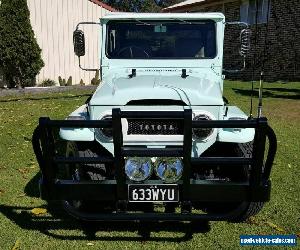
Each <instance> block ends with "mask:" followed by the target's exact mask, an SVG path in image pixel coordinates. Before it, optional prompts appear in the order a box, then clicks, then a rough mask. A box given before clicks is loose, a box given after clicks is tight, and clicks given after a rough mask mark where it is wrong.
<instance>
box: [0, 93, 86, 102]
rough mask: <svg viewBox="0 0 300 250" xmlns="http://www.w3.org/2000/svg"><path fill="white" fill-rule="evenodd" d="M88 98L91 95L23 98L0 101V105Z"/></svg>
mask: <svg viewBox="0 0 300 250" xmlns="http://www.w3.org/2000/svg"><path fill="white" fill-rule="evenodd" d="M85 96H87V97H90V96H91V94H82V95H63V96H45V97H36V98H35V97H24V98H14V99H7V100H3V99H2V100H0V103H4V102H17V101H41V100H57V99H73V98H80V97H85Z"/></svg>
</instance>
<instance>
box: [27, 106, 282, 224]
mask: <svg viewBox="0 0 300 250" xmlns="http://www.w3.org/2000/svg"><path fill="white" fill-rule="evenodd" d="M122 118H140V119H143V118H164V119H165V118H169V119H183V121H184V130H183V145H182V146H178V147H176V148H165V149H153V148H145V147H140V148H139V147H124V145H123V134H122V124H121V119H122ZM53 128H112V130H113V144H114V157H62V156H57V155H56V149H55V139H54V135H53ZM192 128H254V129H255V137H254V143H253V152H252V157H249V158H245V157H198V158H192V157H191V150H192ZM266 139H268V142H269V148H268V151H267V155H266V157H265V147H266ZM32 143H33V149H34V152H35V154H36V157H37V160H38V163H39V166H40V169H41V173H42V178H41V180H40V193H41V198H42V199H45V200H93V201H114V202H116V205H117V212H116V213H112V214H110V215H109V214H107V213H106V214H97V215H95V214H85V213H83V212H79V211H77V210H76V209H73V207H72V206H70V205H69V203H68V202H66V207H67V209H68V210H69V212H70V213H71V214H72V215H73V216H75V217H79V218H81V219H86V220H192V219H208V220H226V219H228V218H231V217H232V216H234V214H237V213H239V211H241V210H242V209H244V208H243V204H244V203H243V202H244V201H253V202H264V201H268V200H269V199H270V190H271V182H270V180H269V176H270V173H271V168H272V164H273V161H274V158H275V154H276V150H277V140H276V135H275V133H274V131H273V130H272V128H271V127H270V126H269V125H268V122H267V119H266V118H264V117H262V118H251V119H248V120H226V121H224V120H214V121H193V120H192V110H191V109H185V110H184V111H121V110H120V109H119V108H115V109H112V120H111V121H109V120H102V121H101V120H50V119H49V118H43V117H42V118H40V120H39V125H38V127H37V128H36V129H35V131H34V133H33V138H32ZM128 156H143V157H146V156H147V157H183V164H184V170H183V174H182V179H181V181H180V182H179V183H178V185H179V197H180V202H181V207H182V213H180V214H176V213H125V212H124V211H125V210H126V204H127V201H128V191H127V189H128V183H129V181H127V179H126V176H125V173H124V164H125V159H124V157H128ZM70 163H73V164H74V163H113V164H114V167H115V168H116V174H115V179H114V180H104V181H75V180H61V179H57V177H56V175H57V171H58V167H60V165H61V164H70ZM201 164H205V166H207V165H220V166H224V167H230V166H232V165H250V166H251V168H250V169H251V170H250V173H249V180H248V181H245V182H224V181H223V182H222V181H209V180H194V179H191V178H190V176H191V167H192V166H193V165H198V166H201ZM148 182H149V181H148ZM146 183H147V181H146ZM152 183H153V181H152ZM155 183H156V184H161V183H162V182H161V181H158V180H157V181H155ZM193 202H240V203H241V206H239V207H238V208H237V209H236V210H234V211H231V212H230V213H227V214H221V215H217V214H215V215H211V214H192V213H190V212H188V213H187V212H186V211H190V210H189V209H187V210H186V209H183V208H185V207H189V206H191V205H190V204H192V203H193ZM119 212H120V213H119Z"/></svg>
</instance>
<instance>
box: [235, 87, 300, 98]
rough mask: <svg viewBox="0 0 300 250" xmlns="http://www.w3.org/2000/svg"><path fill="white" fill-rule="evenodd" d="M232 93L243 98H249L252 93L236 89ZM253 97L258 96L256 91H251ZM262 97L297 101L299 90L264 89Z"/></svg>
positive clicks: (299, 94) (299, 95) (299, 96)
mask: <svg viewBox="0 0 300 250" xmlns="http://www.w3.org/2000/svg"><path fill="white" fill-rule="evenodd" d="M233 91H234V92H235V93H237V94H240V95H244V96H251V92H252V91H251V90H248V89H236V88H233ZM253 96H258V90H257V89H255V90H254V91H253ZM263 97H267V98H268V97H269V98H282V99H291V100H298V99H300V89H288V88H286V89H285V88H264V90H263Z"/></svg>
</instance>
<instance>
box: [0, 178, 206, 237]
mask: <svg viewBox="0 0 300 250" xmlns="http://www.w3.org/2000/svg"><path fill="white" fill-rule="evenodd" d="M39 178H40V174H37V175H35V176H34V177H33V178H32V179H31V180H30V181H29V182H28V183H27V185H26V187H25V189H24V192H25V194H26V195H27V196H29V197H39V190H38V183H39ZM33 208H34V207H24V206H23V207H22V206H9V205H0V212H1V213H2V214H3V215H4V216H6V217H7V218H8V219H9V220H11V221H12V222H13V223H15V224H17V225H18V226H19V227H21V228H22V229H25V230H34V231H40V232H41V233H43V234H45V235H48V236H50V237H53V238H56V239H61V240H88V241H93V240H102V241H168V242H182V241H188V240H190V239H191V238H192V237H193V234H194V233H206V232H208V231H210V225H209V223H208V222H207V221H197V222H193V223H184V222H111V221H106V222H84V221H79V220H76V219H74V218H73V217H71V216H69V215H68V214H67V213H66V212H65V211H64V209H63V208H62V204H61V202H58V201H56V202H48V204H47V205H46V206H44V208H46V209H47V211H48V213H47V214H46V215H38V216H37V215H34V214H33V213H32V212H31V210H32V209H33ZM62 230H63V231H64V233H62ZM126 232H129V233H130V234H132V233H136V236H126V235H125V236H123V235H124V234H126ZM151 232H171V233H172V232H174V233H179V234H181V236H178V237H177V236H174V237H165V236H161V237H156V236H155V237H153V236H152V237H151ZM101 233H103V234H105V236H101ZM107 233H109V235H107Z"/></svg>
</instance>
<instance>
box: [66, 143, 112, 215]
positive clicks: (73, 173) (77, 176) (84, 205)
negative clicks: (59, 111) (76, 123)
mask: <svg viewBox="0 0 300 250" xmlns="http://www.w3.org/2000/svg"><path fill="white" fill-rule="evenodd" d="M100 154H101V152H100V150H99V149H98V148H97V145H96V143H85V142H71V141H68V142H67V143H66V147H65V156H66V157H98V156H99V155H100ZM106 177H107V166H106V165H105V164H98V163H97V164H95V163H81V164H68V165H66V171H65V179H68V180H77V181H82V180H89V181H101V180H105V179H106ZM65 203H68V205H71V206H72V207H74V208H75V209H76V210H80V211H87V210H88V211H89V210H93V209H95V208H97V209H99V207H100V208H101V210H102V209H104V208H106V206H104V204H102V203H101V202H99V201H93V200H71V201H69V200H68V201H66V200H65V201H63V204H65ZM66 207H67V206H64V208H66Z"/></svg>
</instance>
